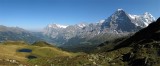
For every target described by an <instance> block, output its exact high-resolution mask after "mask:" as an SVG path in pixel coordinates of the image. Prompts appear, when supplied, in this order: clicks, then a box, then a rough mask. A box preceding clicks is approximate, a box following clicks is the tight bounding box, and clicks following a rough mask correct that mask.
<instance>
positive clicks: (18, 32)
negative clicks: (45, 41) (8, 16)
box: [0, 25, 41, 43]
mask: <svg viewBox="0 0 160 66" xmlns="http://www.w3.org/2000/svg"><path fill="white" fill-rule="evenodd" d="M38 40H41V38H37V37H36V36H34V35H33V34H32V33H30V32H29V31H26V30H24V29H22V28H19V27H6V26H3V25H0V42H3V41H26V42H28V43H33V42H35V41H38Z"/></svg>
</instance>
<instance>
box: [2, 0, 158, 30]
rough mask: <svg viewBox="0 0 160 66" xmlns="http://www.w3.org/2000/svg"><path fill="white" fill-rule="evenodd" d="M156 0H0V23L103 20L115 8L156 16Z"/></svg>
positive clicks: (38, 25)
mask: <svg viewBox="0 0 160 66" xmlns="http://www.w3.org/2000/svg"><path fill="white" fill-rule="evenodd" d="M159 3H160V0H0V24H1V25H6V26H18V27H22V28H24V29H29V30H30V29H42V28H44V27H45V26H46V25H48V24H50V23H56V24H63V25H73V24H77V23H84V22H86V23H91V22H93V23H94V22H98V21H99V20H102V19H106V18H107V17H109V16H110V15H111V14H112V13H114V11H116V10H117V9H118V8H122V9H123V10H125V11H126V12H127V13H130V14H143V13H144V12H149V13H151V14H152V15H153V16H155V17H156V18H158V17H159V16H160V4H159Z"/></svg>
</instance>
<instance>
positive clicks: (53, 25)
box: [48, 24, 68, 28]
mask: <svg viewBox="0 0 160 66" xmlns="http://www.w3.org/2000/svg"><path fill="white" fill-rule="evenodd" d="M48 27H50V28H67V27H68V26H66V25H60V24H49V25H48Z"/></svg>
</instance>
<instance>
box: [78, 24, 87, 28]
mask: <svg viewBox="0 0 160 66" xmlns="http://www.w3.org/2000/svg"><path fill="white" fill-rule="evenodd" d="M78 26H79V27H81V28H83V27H85V26H86V25H85V24H78Z"/></svg>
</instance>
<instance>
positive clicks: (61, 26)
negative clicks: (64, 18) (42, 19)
mask: <svg viewBox="0 0 160 66" xmlns="http://www.w3.org/2000/svg"><path fill="white" fill-rule="evenodd" d="M56 25H57V27H59V28H67V27H68V26H66V25H60V24H56Z"/></svg>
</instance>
